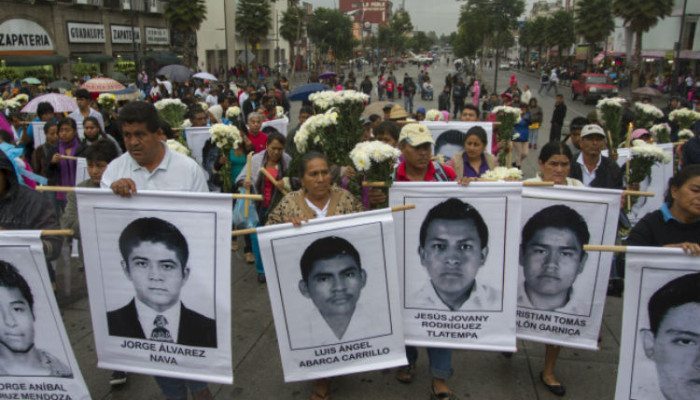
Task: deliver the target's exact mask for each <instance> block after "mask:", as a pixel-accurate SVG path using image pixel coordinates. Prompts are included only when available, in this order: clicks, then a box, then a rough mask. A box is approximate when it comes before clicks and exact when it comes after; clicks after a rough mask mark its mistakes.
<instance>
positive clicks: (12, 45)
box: [0, 18, 54, 53]
mask: <svg viewBox="0 0 700 400" xmlns="http://www.w3.org/2000/svg"><path fill="white" fill-rule="evenodd" d="M53 49H54V45H53V41H52V40H51V36H49V34H48V32H46V30H45V29H44V28H42V27H41V25H39V24H37V23H36V22H34V21H30V20H27V19H19V18H15V19H8V20H7V21H5V22H3V23H2V24H0V53H7V52H14V51H37V52H45V51H53Z"/></svg>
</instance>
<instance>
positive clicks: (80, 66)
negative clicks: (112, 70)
mask: <svg viewBox="0 0 700 400" xmlns="http://www.w3.org/2000/svg"><path fill="white" fill-rule="evenodd" d="M99 71H100V68H99V64H91V63H84V62H77V63H75V64H71V66H70V73H71V74H73V75H74V76H85V75H90V76H94V75H95V74H97V73H98V72H99Z"/></svg>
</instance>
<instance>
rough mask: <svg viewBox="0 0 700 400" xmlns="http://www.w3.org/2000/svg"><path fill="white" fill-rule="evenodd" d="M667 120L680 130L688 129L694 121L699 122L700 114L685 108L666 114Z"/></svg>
mask: <svg viewBox="0 0 700 400" xmlns="http://www.w3.org/2000/svg"><path fill="white" fill-rule="evenodd" d="M668 119H669V120H671V121H673V122H675V123H677V124H678V127H680V129H690V127H691V126H692V125H693V123H695V121H697V120H700V113H699V112H697V111H695V110H690V109H687V108H679V109H678V110H673V111H671V113H670V114H668Z"/></svg>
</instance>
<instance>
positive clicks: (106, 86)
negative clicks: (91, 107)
mask: <svg viewBox="0 0 700 400" xmlns="http://www.w3.org/2000/svg"><path fill="white" fill-rule="evenodd" d="M81 87H82V88H83V89H87V91H88V92H92V93H102V92H113V91H115V90H122V89H124V85H122V84H121V83H119V82H117V81H115V80H114V79H111V78H93V79H90V80H88V81H87V82H85V83H83V86H81Z"/></svg>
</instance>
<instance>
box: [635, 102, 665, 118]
mask: <svg viewBox="0 0 700 400" xmlns="http://www.w3.org/2000/svg"><path fill="white" fill-rule="evenodd" d="M634 108H636V109H637V111H639V112H641V113H643V114H646V115H649V116H651V117H653V118H662V117H663V116H664V112H663V111H661V109H659V108H658V107H656V106H655V105H653V104H646V103H634Z"/></svg>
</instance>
